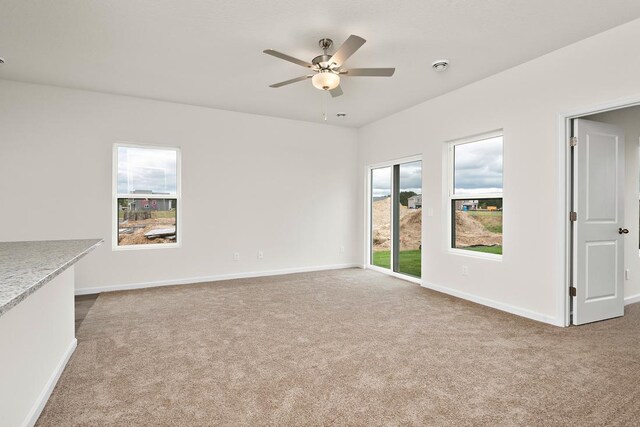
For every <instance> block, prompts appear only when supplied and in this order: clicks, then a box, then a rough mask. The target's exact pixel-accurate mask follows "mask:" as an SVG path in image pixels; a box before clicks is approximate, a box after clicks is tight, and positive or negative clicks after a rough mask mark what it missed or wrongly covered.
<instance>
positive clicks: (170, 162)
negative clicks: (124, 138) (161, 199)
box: [118, 147, 177, 195]
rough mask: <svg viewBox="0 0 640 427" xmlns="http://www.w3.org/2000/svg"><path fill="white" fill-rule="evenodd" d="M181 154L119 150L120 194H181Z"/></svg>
mask: <svg viewBox="0 0 640 427" xmlns="http://www.w3.org/2000/svg"><path fill="white" fill-rule="evenodd" d="M176 163H177V152H176V151H175V150H162V149H154V148H138V147H118V194H170V195H175V194H176V190H177V184H176V182H177V180H176V175H177V168H176Z"/></svg>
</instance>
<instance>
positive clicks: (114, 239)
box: [111, 141, 182, 251]
mask: <svg viewBox="0 0 640 427" xmlns="http://www.w3.org/2000/svg"><path fill="white" fill-rule="evenodd" d="M119 147H132V148H146V149H151V150H167V151H175V153H176V194H175V195H173V194H170V195H166V194H165V195H162V194H158V195H154V194H120V193H118V148H119ZM112 150H113V153H112V161H111V162H112V170H111V174H112V177H111V179H112V181H111V182H112V183H111V186H112V189H111V218H112V219H111V250H112V251H130V250H146V249H178V248H181V247H182V149H181V148H180V147H176V146H168V145H167V146H162V145H151V144H149V145H146V144H139V143H132V142H128V141H116V142H114V143H113V145H112ZM149 196H153V197H149ZM156 196H158V197H156ZM118 198H121V199H122V198H129V199H148V198H156V199H175V201H176V242H175V243H162V244H148V245H127V246H119V245H118V214H119V207H118Z"/></svg>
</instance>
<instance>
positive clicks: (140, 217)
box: [118, 198, 177, 246]
mask: <svg viewBox="0 0 640 427" xmlns="http://www.w3.org/2000/svg"><path fill="white" fill-rule="evenodd" d="M176 206H177V200H176V199H153V198H145V199H118V246H130V245H152V244H160V243H176V237H177V234H176Z"/></svg>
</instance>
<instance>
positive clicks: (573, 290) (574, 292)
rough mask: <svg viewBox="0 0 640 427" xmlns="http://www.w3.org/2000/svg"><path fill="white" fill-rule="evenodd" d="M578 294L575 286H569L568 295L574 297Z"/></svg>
mask: <svg viewBox="0 0 640 427" xmlns="http://www.w3.org/2000/svg"><path fill="white" fill-rule="evenodd" d="M577 295H578V292H577V289H576V287H575V286H569V296H570V297H575V296H577Z"/></svg>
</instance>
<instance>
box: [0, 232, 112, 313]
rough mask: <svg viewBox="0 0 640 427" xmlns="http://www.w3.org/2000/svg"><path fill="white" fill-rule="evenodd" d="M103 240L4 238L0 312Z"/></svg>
mask: <svg viewBox="0 0 640 427" xmlns="http://www.w3.org/2000/svg"><path fill="white" fill-rule="evenodd" d="M101 243H102V239H87V240H47V241H33V242H0V316H2V315H3V314H4V313H6V312H7V311H9V310H10V309H11V308H12V307H14V306H16V305H17V304H18V303H19V302H20V301H22V300H24V299H25V298H27V297H28V296H29V295H31V294H32V293H34V292H35V291H37V290H38V289H40V288H41V287H42V286H43V285H44V284H45V283H47V282H48V281H50V280H51V279H53V278H54V277H56V276H57V275H58V274H60V273H62V272H63V271H64V270H66V269H67V268H69V267H70V266H72V265H73V264H75V263H76V261H78V260H79V259H80V258H82V257H83V256H84V255H86V254H87V253H89V252H90V251H91V250H93V249H94V248H96V247H97V246H99V245H100V244H101Z"/></svg>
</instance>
